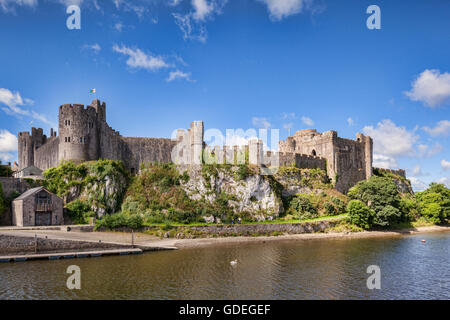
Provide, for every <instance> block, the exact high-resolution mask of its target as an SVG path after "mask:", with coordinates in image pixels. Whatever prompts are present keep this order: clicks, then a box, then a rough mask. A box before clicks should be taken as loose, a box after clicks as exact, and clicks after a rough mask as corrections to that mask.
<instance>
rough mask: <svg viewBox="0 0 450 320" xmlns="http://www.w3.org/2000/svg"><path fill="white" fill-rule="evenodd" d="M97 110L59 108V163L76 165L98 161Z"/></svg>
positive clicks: (81, 106) (76, 107) (72, 106)
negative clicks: (65, 162) (69, 162)
mask: <svg viewBox="0 0 450 320" xmlns="http://www.w3.org/2000/svg"><path fill="white" fill-rule="evenodd" d="M97 126H98V123H97V110H96V109H95V108H94V107H92V106H87V108H84V106H83V105H81V104H74V105H70V104H65V105H62V106H60V107H59V137H60V138H59V139H60V143H59V161H60V162H61V161H64V160H66V161H67V160H72V161H74V162H75V163H80V162H83V161H89V160H97V159H98V156H99V155H98V144H99V142H98V141H99V140H98V130H97Z"/></svg>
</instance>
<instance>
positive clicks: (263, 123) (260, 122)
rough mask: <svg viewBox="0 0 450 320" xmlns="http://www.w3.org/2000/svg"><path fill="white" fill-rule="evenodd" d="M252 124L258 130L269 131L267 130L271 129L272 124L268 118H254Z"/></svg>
mask: <svg viewBox="0 0 450 320" xmlns="http://www.w3.org/2000/svg"><path fill="white" fill-rule="evenodd" d="M252 123H253V125H254V126H255V127H257V128H265V129H267V128H270V127H271V123H270V122H269V120H267V118H259V117H253V118H252Z"/></svg>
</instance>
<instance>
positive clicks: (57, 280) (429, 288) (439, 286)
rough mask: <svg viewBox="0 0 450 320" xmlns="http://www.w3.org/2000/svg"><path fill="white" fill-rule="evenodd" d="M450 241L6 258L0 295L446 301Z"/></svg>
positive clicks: (440, 236) (436, 237) (441, 236)
mask: <svg viewBox="0 0 450 320" xmlns="http://www.w3.org/2000/svg"><path fill="white" fill-rule="evenodd" d="M423 238H424V239H426V240H427V242H426V244H423V243H422V242H420V239H423ZM449 247H450V233H434V234H427V235H418V236H405V237H398V238H383V239H337V240H310V241H289V242H284V241H283V242H281V241H277V242H266V243H261V244H253V243H252V244H238V245H236V244H234V245H225V246H220V247H207V248H200V249H184V250H178V251H165V252H154V253H147V254H144V255H139V256H117V257H104V258H91V259H79V260H60V261H34V262H26V263H8V264H0V298H1V299H449V298H450V295H449V292H450V283H449V279H450V271H449V267H448V266H449V262H450V254H449ZM235 259H237V260H238V264H237V265H236V266H234V267H233V266H231V265H230V261H232V260H235ZM71 264H77V265H78V266H80V268H81V272H82V289H81V290H79V291H77V290H74V291H71V290H68V289H67V288H66V286H65V283H66V280H67V277H68V275H67V274H66V269H67V267H68V266H69V265H71ZM372 264H375V265H379V266H380V267H381V273H382V282H381V285H382V289H381V290H373V291H372V290H368V289H367V288H366V280H367V277H368V274H367V273H366V269H367V267H368V266H369V265H372Z"/></svg>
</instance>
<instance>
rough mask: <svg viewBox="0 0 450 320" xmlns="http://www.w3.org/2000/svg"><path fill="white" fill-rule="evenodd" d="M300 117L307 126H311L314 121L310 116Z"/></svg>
mask: <svg viewBox="0 0 450 320" xmlns="http://www.w3.org/2000/svg"><path fill="white" fill-rule="evenodd" d="M301 119H302V122H303V123H304V124H306V125H307V126H313V125H314V121H313V120H312V119H311V118H309V117H306V116H302V118H301Z"/></svg>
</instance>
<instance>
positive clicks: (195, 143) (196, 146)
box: [189, 121, 204, 165]
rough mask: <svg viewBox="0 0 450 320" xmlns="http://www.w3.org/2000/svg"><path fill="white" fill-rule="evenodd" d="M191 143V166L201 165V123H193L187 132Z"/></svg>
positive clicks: (202, 129)
mask: <svg viewBox="0 0 450 320" xmlns="http://www.w3.org/2000/svg"><path fill="white" fill-rule="evenodd" d="M189 134H190V141H191V162H190V163H191V164H196V165H201V164H202V159H203V136H204V125H203V121H193V122H192V123H191V128H190V131H189Z"/></svg>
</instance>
